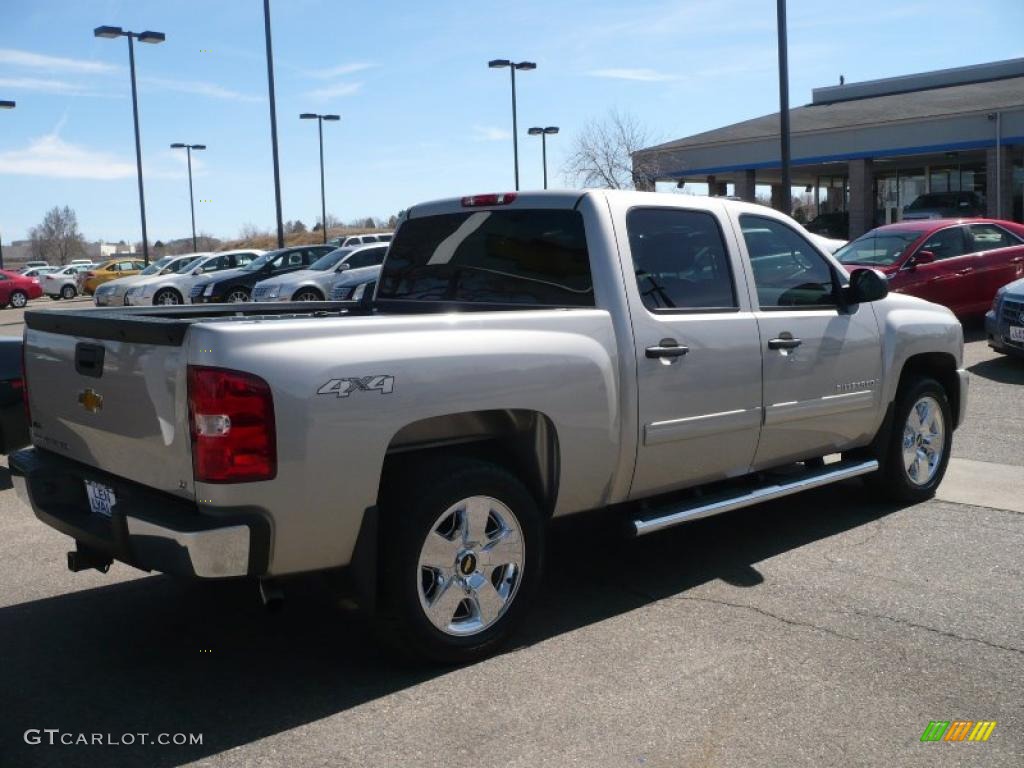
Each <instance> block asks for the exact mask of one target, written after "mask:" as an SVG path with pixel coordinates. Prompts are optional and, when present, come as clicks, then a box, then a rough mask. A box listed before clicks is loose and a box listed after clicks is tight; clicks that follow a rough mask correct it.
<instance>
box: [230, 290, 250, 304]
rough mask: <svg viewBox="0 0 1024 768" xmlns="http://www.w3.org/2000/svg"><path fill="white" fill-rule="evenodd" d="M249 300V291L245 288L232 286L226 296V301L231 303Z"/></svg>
mask: <svg viewBox="0 0 1024 768" xmlns="http://www.w3.org/2000/svg"><path fill="white" fill-rule="evenodd" d="M248 300H249V292H248V291H247V290H246V289H245V288H232V289H231V290H230V291H228V295H227V296H225V297H224V301H226V302H228V303H229V304H242V303H244V302H246V301H248Z"/></svg>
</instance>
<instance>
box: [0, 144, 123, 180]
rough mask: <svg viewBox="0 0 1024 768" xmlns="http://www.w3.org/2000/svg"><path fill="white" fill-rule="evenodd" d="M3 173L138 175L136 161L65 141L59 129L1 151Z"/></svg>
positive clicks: (96, 176) (64, 176)
mask: <svg viewBox="0 0 1024 768" xmlns="http://www.w3.org/2000/svg"><path fill="white" fill-rule="evenodd" d="M0 174H7V175H19V176H48V177H51V178H57V179H97V180H109V179H123V178H128V177H130V176H134V175H135V163H134V162H133V161H132V160H128V159H125V158H122V157H118V156H116V155H113V154H111V153H109V152H102V151H99V150H94V149H88V148H86V147H81V146H78V145H75V144H71V143H69V142H66V141H64V140H63V139H62V138H60V136H58V135H57V134H56V133H49V134H46V135H45V136H40V137H39V138H38V139H33V140H32V141H30V142H29V145H28V147H27V148H25V149H16V150H10V151H7V152H0Z"/></svg>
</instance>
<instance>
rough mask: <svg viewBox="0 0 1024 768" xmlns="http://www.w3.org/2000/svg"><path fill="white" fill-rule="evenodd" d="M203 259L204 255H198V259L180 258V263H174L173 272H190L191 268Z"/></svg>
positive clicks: (179, 273)
mask: <svg viewBox="0 0 1024 768" xmlns="http://www.w3.org/2000/svg"><path fill="white" fill-rule="evenodd" d="M205 260H206V257H205V256H200V257H199V258H198V259H191V260H190V259H182V260H181V263H180V264H176V265H175V267H174V272H175V274H178V275H183V274H185V273H186V272H190V271H191V270H193V269H195V268H196V267H198V266H199V265H200V264H202V263H203V262H204V261H205Z"/></svg>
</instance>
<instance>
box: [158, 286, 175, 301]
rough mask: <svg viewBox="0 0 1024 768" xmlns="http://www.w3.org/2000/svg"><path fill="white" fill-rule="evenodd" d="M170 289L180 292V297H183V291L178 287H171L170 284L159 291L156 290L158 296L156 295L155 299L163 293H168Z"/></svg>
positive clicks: (172, 291) (173, 291)
mask: <svg viewBox="0 0 1024 768" xmlns="http://www.w3.org/2000/svg"><path fill="white" fill-rule="evenodd" d="M168 291H170V292H171V293H176V294H178V297H179V298H181V291H179V290H178V289H177V288H173V287H171V286H169V285H165V286H164V287H163V288H161V289H160V290H159V291H157V292H156V296H154V297H153V298H154V299H155V298H156V297H157V296H159V295H160V294H161V293H167V292H168Z"/></svg>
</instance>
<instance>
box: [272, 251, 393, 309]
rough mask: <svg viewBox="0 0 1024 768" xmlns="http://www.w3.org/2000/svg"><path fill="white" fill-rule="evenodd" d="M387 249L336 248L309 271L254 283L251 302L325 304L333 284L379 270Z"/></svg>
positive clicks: (291, 273)
mask: <svg viewBox="0 0 1024 768" xmlns="http://www.w3.org/2000/svg"><path fill="white" fill-rule="evenodd" d="M387 249H388V246H387V245H384V244H380V245H363V246H358V247H354V248H337V249H335V250H333V251H331V252H330V253H328V254H327V255H325V256H322V257H320V259H318V260H317V261H315V262H313V264H311V265H310V267H309V269H303V270H299V271H298V272H290V273H288V274H286V275H281V276H280V277H273V278H270V279H269V280H263V281H262V282H259V283H256V288H255V290H254V291H253V294H252V297H253V301H324V300H325V299H327V298H329V297H330V295H331V289H332V288H333V286H334V284H335V283H336V282H339V281H345V280H347V279H348V277H349V275H356V274H357V273H362V272H368V271H370V272H373V273H374V274H375V273H376V272H377V271H379V270H380V265H381V264H382V263H383V262H384V254H385V253H387Z"/></svg>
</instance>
